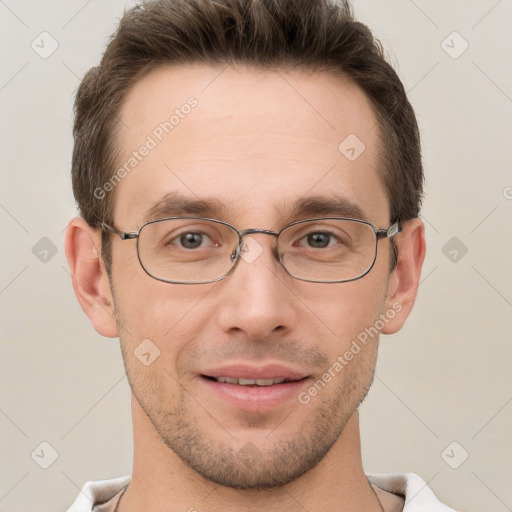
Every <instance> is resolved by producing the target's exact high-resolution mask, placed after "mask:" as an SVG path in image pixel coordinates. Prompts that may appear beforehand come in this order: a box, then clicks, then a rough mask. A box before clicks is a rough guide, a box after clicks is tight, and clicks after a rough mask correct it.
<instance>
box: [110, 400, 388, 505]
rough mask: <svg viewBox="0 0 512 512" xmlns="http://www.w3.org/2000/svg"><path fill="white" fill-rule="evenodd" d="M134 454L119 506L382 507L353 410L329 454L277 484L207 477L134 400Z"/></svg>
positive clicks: (357, 419)
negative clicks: (224, 482) (247, 484)
mask: <svg viewBox="0 0 512 512" xmlns="http://www.w3.org/2000/svg"><path fill="white" fill-rule="evenodd" d="M132 410H133V432H134V459H133V472H132V479H131V482H130V484H129V486H128V488H127V489H126V492H125V493H124V495H123V497H122V500H121V502H120V504H119V508H118V511H119V512H135V511H140V510H144V511H145V512H157V511H158V512H165V511H171V510H187V511H190V512H194V511H196V512H197V511H200V512H214V511H220V510H222V511H223V512H239V511H240V510H244V511H246V512H259V511H261V510H265V511H268V512H277V511H279V512H296V511H297V510H298V509H301V510H308V511H309V512H323V511H327V510H329V511H332V510H343V511H347V512H349V511H354V512H355V511H360V510H365V511H368V512H381V511H382V510H383V509H382V507H381V505H380V502H379V499H378V498H377V496H376V494H375V492H374V490H373V489H372V487H371V485H370V484H369V482H368V480H367V478H366V476H365V474H364V471H363V467H362V462H361V444H360V433H359V416H358V413H357V412H356V413H354V415H353V416H352V418H351V419H350V420H349V422H348V423H347V425H346V427H345V429H344V430H343V432H342V434H341V435H340V437H339V438H338V440H337V441H336V442H335V443H334V445H333V446H332V448H331V449H330V450H329V452H328V453H327V454H326V456H325V457H324V458H323V459H322V460H321V461H320V462H319V463H318V464H317V465H316V466H315V467H314V468H313V469H311V470H310V471H308V472H307V473H305V474H304V475H302V476H301V477H299V478H297V479H296V480H294V481H292V482H290V483H288V484H286V485H284V486H281V487H277V488H273V489H263V490H239V489H233V488H229V487H224V486H221V485H219V484H216V483H215V482H211V481H209V480H206V479H205V478H204V477H203V476H201V475H199V474H198V473H196V472H195V471H194V470H193V469H192V468H190V467H189V466H188V465H187V464H186V463H184V462H183V461H182V460H181V459H180V458H179V457H178V456H177V455H176V454H175V453H174V452H173V451H172V450H170V449H169V448H168V447H167V446H165V444H164V443H163V442H162V441H161V439H160V438H159V437H158V435H157V434H156V432H155V429H154V427H153V425H152V424H151V422H150V421H149V419H148V418H147V416H146V415H145V414H144V412H143V411H142V410H141V409H140V407H139V406H138V404H137V402H136V401H135V400H133V401H132Z"/></svg>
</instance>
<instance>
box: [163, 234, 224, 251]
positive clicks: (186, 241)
mask: <svg viewBox="0 0 512 512" xmlns="http://www.w3.org/2000/svg"><path fill="white" fill-rule="evenodd" d="M212 244H213V246H217V245H218V244H216V243H214V242H213V240H212V239H211V238H210V237H209V236H208V235H207V234H206V233H201V232H199V231H186V232H183V233H181V234H179V235H178V236H176V237H174V238H172V239H171V240H170V241H169V242H168V245H178V246H181V247H183V248H184V249H198V248H200V247H204V246H205V245H212Z"/></svg>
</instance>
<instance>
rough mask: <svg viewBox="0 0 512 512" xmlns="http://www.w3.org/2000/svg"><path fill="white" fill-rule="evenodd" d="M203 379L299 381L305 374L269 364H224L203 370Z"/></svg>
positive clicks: (279, 365)
mask: <svg viewBox="0 0 512 512" xmlns="http://www.w3.org/2000/svg"><path fill="white" fill-rule="evenodd" d="M201 374H202V375H204V376H205V377H213V378H218V377H231V378H234V379H237V378H242V379H253V380H257V379H286V380H301V379H303V378H305V377H307V374H305V373H303V372H300V371H299V370H295V369H293V368H290V367H288V366H285V365H282V364H277V363H271V364H259V365H255V364H251V365H250V364H242V363H237V364H224V365H222V366H219V367H216V368H212V369H208V370H205V371H203V372H201Z"/></svg>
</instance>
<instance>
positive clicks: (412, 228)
mask: <svg viewBox="0 0 512 512" xmlns="http://www.w3.org/2000/svg"><path fill="white" fill-rule="evenodd" d="M395 240H396V245H397V249H398V262H397V265H396V268H395V270H394V271H393V272H392V273H391V275H390V277H389V282H388V293H387V296H386V311H394V312H395V315H394V317H393V318H392V319H390V320H389V322H387V323H386V324H385V326H384V328H383V329H382V333H383V334H393V333H395V332H397V331H399V330H400V329H401V328H402V327H403V325H404V323H405V320H406V319H407V317H408V316H409V313H410V312H411V310H412V307H413V306H414V301H415V300H416V294H417V292H418V286H419V282H420V276H421V267H422V266H423V260H424V259H425V225H424V224H423V221H421V220H420V219H412V220H409V221H407V222H405V223H404V224H403V226H402V232H401V233H400V234H399V235H397V236H396V237H395ZM387 316H388V318H389V316H390V315H389V313H388V315H387Z"/></svg>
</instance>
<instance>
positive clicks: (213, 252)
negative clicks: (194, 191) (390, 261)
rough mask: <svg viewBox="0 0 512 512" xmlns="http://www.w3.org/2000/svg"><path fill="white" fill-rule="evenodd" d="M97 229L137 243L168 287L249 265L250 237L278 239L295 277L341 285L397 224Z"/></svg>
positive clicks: (179, 223)
mask: <svg viewBox="0 0 512 512" xmlns="http://www.w3.org/2000/svg"><path fill="white" fill-rule="evenodd" d="M101 229H102V230H104V231H108V232H111V233H114V234H116V235H118V236H119V237H120V238H121V240H132V239H137V255H138V258H139V261H140V264H141V265H142V268H143V269H144V270H145V272H146V273H147V274H148V275H150V276H151V277H153V278H155V279H158V280H159V281H164V282H166V283H176V284H204V283H212V282H215V281H220V280H222V279H224V278H225V277H227V276H228V275H229V274H230V273H231V272H232V271H233V270H234V268H235V267H236V266H237V264H238V262H239V261H240V258H242V259H245V260H246V261H248V262H251V259H249V258H248V253H247V251H246V248H247V247H248V246H249V245H251V244H248V243H247V242H246V240H245V239H246V237H247V236H248V235H252V234H265V235H272V236H275V237H276V245H275V249H274V254H275V255H276V257H277V258H278V260H279V262H280V263H281V265H282V266H283V268H284V269H285V270H286V272H287V273H288V274H289V275H290V276H292V277H293V278H295V279H299V280H301V281H309V282H313V283H344V282H347V281H354V280H356V279H360V278H361V277H363V276H365V275H366V274H367V273H368V272H370V270H371V269H372V267H373V265H374V264H375V260H376V258H377V245H378V241H379V240H380V239H382V238H391V237H393V236H395V235H396V234H398V233H399V232H400V231H401V226H400V225H399V223H398V222H395V223H394V224H392V225H391V226H390V227H389V228H387V229H377V228H376V227H375V226H374V225H373V224H371V223H369V222H366V221H363V220H358V219H350V218H339V217H332V218H318V219H306V220H298V221H296V222H292V223H291V224H288V225H287V226H285V227H283V228H282V229H281V230H280V231H278V232H275V231H269V230H267V229H244V230H243V231H238V230H237V229H236V228H235V227H233V226H232V225H231V224H228V223H227V222H224V221H221V220H215V219H208V218H198V217H169V218H165V219H158V220H152V221H150V222H147V223H146V224H144V225H143V226H142V227H141V228H140V229H139V230H138V231H137V232H126V231H119V230H117V229H115V228H113V227H112V226H109V225H108V224H105V223H101ZM253 247H256V246H253ZM256 248H258V247H256ZM244 253H245V254H244ZM253 254H254V253H253Z"/></svg>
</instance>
